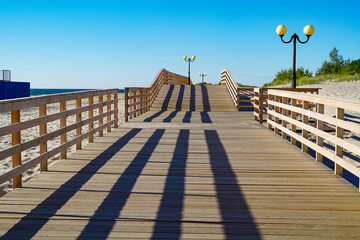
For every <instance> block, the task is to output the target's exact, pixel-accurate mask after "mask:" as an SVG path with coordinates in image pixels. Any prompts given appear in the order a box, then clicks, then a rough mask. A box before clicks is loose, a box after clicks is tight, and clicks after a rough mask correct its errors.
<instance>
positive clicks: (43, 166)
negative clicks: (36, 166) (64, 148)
mask: <svg viewBox="0 0 360 240" xmlns="http://www.w3.org/2000/svg"><path fill="white" fill-rule="evenodd" d="M44 116H46V104H45V105H41V106H39V117H44ZM46 125H47V124H46V123H43V124H40V125H39V136H40V137H41V136H43V135H46V134H47V126H46ZM45 152H47V141H44V142H42V143H40V155H41V154H43V153H45ZM47 170H48V165H47V159H46V160H45V161H43V162H42V163H41V164H40V172H43V171H47Z"/></svg>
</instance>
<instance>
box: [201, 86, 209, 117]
mask: <svg viewBox="0 0 360 240" xmlns="http://www.w3.org/2000/svg"><path fill="white" fill-rule="evenodd" d="M201 93H202V101H203V109H204V110H203V111H204V112H208V111H211V107H210V102H209V93H208V90H207V88H206V86H204V85H201Z"/></svg>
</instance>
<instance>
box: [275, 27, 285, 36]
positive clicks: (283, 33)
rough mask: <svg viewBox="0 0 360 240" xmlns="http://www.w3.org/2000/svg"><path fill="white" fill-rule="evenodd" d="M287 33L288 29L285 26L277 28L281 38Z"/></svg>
mask: <svg viewBox="0 0 360 240" xmlns="http://www.w3.org/2000/svg"><path fill="white" fill-rule="evenodd" d="M286 32H287V29H286V27H285V25H279V26H277V28H276V33H277V34H278V35H279V36H284V35H285V34H286Z"/></svg>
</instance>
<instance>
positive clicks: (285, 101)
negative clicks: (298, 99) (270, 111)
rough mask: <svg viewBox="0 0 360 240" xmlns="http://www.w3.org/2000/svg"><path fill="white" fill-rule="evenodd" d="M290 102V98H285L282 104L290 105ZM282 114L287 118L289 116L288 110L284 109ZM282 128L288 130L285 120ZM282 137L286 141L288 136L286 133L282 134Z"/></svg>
mask: <svg viewBox="0 0 360 240" xmlns="http://www.w3.org/2000/svg"><path fill="white" fill-rule="evenodd" d="M288 101H289V99H288V98H285V97H284V98H282V103H283V104H288ZM282 114H283V115H284V116H287V115H288V114H287V110H286V109H285V108H282ZM282 126H283V127H284V128H287V122H286V121H284V120H282ZM281 137H282V138H283V139H286V137H287V135H286V133H285V132H284V131H282V132H281Z"/></svg>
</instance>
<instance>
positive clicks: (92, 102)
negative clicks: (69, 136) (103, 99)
mask: <svg viewBox="0 0 360 240" xmlns="http://www.w3.org/2000/svg"><path fill="white" fill-rule="evenodd" d="M93 104H94V97H89V99H88V105H89V106H91V105H93ZM93 116H94V109H90V110H89V118H92V117H93ZM93 129H94V122H90V123H89V132H90V131H91V130H93ZM89 142H94V134H91V135H90V136H89Z"/></svg>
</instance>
